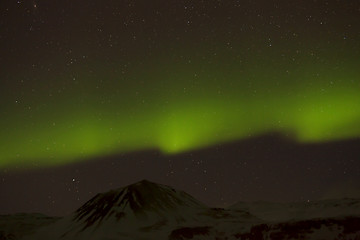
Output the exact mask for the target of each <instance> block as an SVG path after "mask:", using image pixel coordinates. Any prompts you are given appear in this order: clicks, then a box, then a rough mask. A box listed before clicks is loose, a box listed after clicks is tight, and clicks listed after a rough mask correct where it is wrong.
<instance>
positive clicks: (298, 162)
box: [0, 0, 360, 215]
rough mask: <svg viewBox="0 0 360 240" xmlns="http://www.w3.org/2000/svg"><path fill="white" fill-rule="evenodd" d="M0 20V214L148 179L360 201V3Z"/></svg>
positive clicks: (52, 209)
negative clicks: (350, 198)
mask: <svg viewBox="0 0 360 240" xmlns="http://www.w3.org/2000/svg"><path fill="white" fill-rule="evenodd" d="M0 11H1V14H0V46H1V48H0V81H1V85H0V86H1V87H0V99H1V101H0V124H1V131H0V193H1V198H0V213H14V212H19V211H23V212H24V211H26V212H29V211H30V212H43V213H46V214H50V215H64V214H68V213H70V212H71V211H73V210H74V209H75V208H76V207H78V206H80V205H81V204H82V203H84V202H85V201H86V200H88V199H89V198H90V197H91V196H93V195H94V194H96V193H97V192H99V191H107V190H109V189H112V188H118V187H121V186H124V185H126V184H131V183H133V182H135V181H138V180H141V179H143V178H147V179H149V180H153V181H156V182H159V183H166V184H170V185H172V186H174V187H177V188H180V189H183V190H185V191H187V192H188V193H190V194H192V195H193V196H195V197H196V198H198V199H199V200H201V201H203V202H205V203H207V204H209V205H212V206H227V205H229V204H232V203H234V202H235V201H238V200H246V201H253V200H271V201H305V200H315V199H322V198H338V197H360V190H359V189H360V186H359V184H358V183H359V182H360V58H359V56H360V3H359V1H357V0H348V1H339V0H328V1H326V0H324V1H321V0H305V1H296V2H294V1H285V0H277V1H265V0H239V1H234V0H216V1H215V0H207V1H203V0H198V1H192V0H187V1H185V0H166V1H165V0H153V1H146V0H120V1H119V0H101V1H100V0H94V1H85V0H76V1H73V0H62V1H59V0H53V1H45V0H18V1H17V0H5V1H1V3H0Z"/></svg>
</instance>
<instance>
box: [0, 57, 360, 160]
mask: <svg viewBox="0 0 360 240" xmlns="http://www.w3.org/2000/svg"><path fill="white" fill-rule="evenodd" d="M349 61H350V60H349ZM349 61H347V62H344V63H343V65H342V66H340V67H339V68H336V70H334V69H335V68H333V67H331V66H332V65H331V64H328V65H321V64H317V65H315V66H312V65H311V64H310V65H311V66H310V65H309V64H307V65H301V67H298V66H293V65H291V64H284V63H279V64H275V65H274V64H273V63H270V62H265V63H264V64H263V65H260V66H256V65H253V66H252V67H251V68H246V69H243V68H242V67H241V66H240V65H239V63H237V62H236V61H234V62H233V63H232V66H230V67H229V66H225V65H224V64H223V65H222V64H221V63H220V62H218V63H214V64H212V65H209V66H207V65H203V64H202V63H201V62H198V63H196V62H195V63H194V65H195V66H192V67H191V66H187V65H186V64H178V63H177V64H176V63H169V68H168V71H167V72H162V71H161V70H160V69H161V67H154V66H149V67H148V68H147V69H146V68H144V69H143V70H142V71H140V70H139V71H138V72H136V73H133V74H132V75H128V76H127V77H128V78H131V79H133V80H132V83H131V84H130V85H129V84H128V85H127V86H126V87H124V86H122V81H123V78H124V77H123V76H118V75H116V74H115V75H110V74H107V73H106V72H107V71H106V69H104V70H103V71H102V72H103V73H101V74H98V75H103V85H102V86H101V88H95V85H96V84H95V83H94V82H96V81H97V80H96V81H95V79H94V78H95V77H90V76H87V75H86V74H83V75H81V74H80V76H79V77H78V78H79V79H80V80H79V81H80V83H79V86H77V87H76V86H75V87H74V89H73V90H69V91H68V92H66V94H65V95H59V96H54V97H53V98H51V99H50V98H48V97H47V95H46V94H47V93H42V92H40V93H37V94H38V95H36V96H35V95H31V94H28V95H25V99H21V101H20V102H19V103H16V104H15V103H14V102H15V101H14V99H11V98H9V102H10V103H8V104H7V105H6V108H8V109H11V110H9V112H10V113H9V115H7V116H4V118H3V119H2V120H1V123H2V125H3V128H2V131H1V133H0V142H1V146H0V152H1V155H0V167H9V166H17V167H25V166H39V165H40V166H43V165H57V164H64V163H67V162H72V161H79V160H83V159H86V158H90V157H95V156H102V155H104V154H112V153H119V152H128V151H135V150H141V149H146V148H158V149H160V150H161V151H163V152H164V153H167V154H174V153H179V152H183V151H188V150H192V149H198V148H201V147H206V146H210V145H212V144H216V143H220V142H225V141H231V140H236V139H244V138H247V137H249V136H254V135H260V134H265V133H267V132H274V131H276V132H281V133H283V134H286V135H289V136H292V137H295V139H297V140H298V141H301V142H321V141H331V140H336V139H347V138H354V137H359V136H360V127H359V126H360V92H359V90H360V85H359V83H360V72H359V71H358V70H354V69H356V68H355V67H354V65H355V66H356V64H354V63H351V64H350V63H349ZM159 62H160V63H161V60H159ZM159 65H161V64H159ZM161 66H163V65H161ZM158 69H159V70H158ZM288 69H290V71H287V70H288ZM329 69H330V70H329ZM356 71H357V72H356ZM79 72H80V73H81V72H82V70H81V69H80V70H79ZM288 72H290V73H291V74H288ZM59 81H61V79H60V80H59ZM44 103H46V104H44ZM29 106H31V108H32V109H29Z"/></svg>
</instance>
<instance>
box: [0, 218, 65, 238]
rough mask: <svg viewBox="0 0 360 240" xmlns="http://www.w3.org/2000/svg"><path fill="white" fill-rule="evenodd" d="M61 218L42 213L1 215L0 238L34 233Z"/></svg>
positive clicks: (19, 236) (18, 236)
mask: <svg viewBox="0 0 360 240" xmlns="http://www.w3.org/2000/svg"><path fill="white" fill-rule="evenodd" d="M59 219H60V218H58V217H48V216H45V215H43V214H40V213H19V214H14V215H0V239H1V240H10V239H19V238H21V237H22V236H24V235H29V234H32V233H34V232H35V231H36V230H37V229H39V228H40V227H43V226H47V225H49V224H52V223H55V222H56V221H57V220H59Z"/></svg>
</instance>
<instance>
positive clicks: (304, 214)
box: [0, 180, 360, 240]
mask: <svg viewBox="0 0 360 240" xmlns="http://www.w3.org/2000/svg"><path fill="white" fill-rule="evenodd" d="M5 239H6V240H10V239H24V240H35V239H44V240H45V239H46V240H47V239H64V240H70V239H80V240H81V239H84V240H85V239H94V240H95V239H96V240H98V239H99V240H115V239H139V240H140V239H170V240H175V239H214V240H225V239H226V240H231V239H234V240H235V239H240V240H245V239H248V240H252V239H254V240H262V239H264V240H265V239H312V240H316V239H319V240H320V239H326V240H332V239H333V240H335V239H336V240H343V239H344V240H345V239H346V240H360V200H358V199H338V200H326V201H316V202H304V203H302V202H298V203H268V202H252V203H246V202H239V203H237V204H235V205H233V206H231V207H229V208H227V209H222V208H209V207H207V206H206V205H204V204H203V203H201V202H199V201H197V200H196V199H194V198H193V197H192V196H190V195H188V194H187V193H185V192H182V191H179V190H176V189H173V188H171V187H169V186H165V185H161V184H156V183H152V182H149V181H146V180H143V181H141V182H138V183H135V184H133V185H130V186H127V187H124V188H120V189H117V190H113V191H109V192H106V193H101V194H97V195H96V196H94V197H93V198H92V199H90V200H89V201H88V202H86V203H85V204H84V205H83V206H82V207H80V208H79V209H77V210H76V211H75V212H74V213H73V214H71V215H69V216H65V217H63V218H52V217H47V216H44V215H41V214H17V215H7V216H0V240H5Z"/></svg>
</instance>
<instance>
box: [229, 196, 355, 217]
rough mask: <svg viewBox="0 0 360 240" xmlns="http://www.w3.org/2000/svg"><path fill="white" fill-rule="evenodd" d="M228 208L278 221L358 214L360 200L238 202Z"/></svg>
mask: <svg viewBox="0 0 360 240" xmlns="http://www.w3.org/2000/svg"><path fill="white" fill-rule="evenodd" d="M230 209H236V210H242V211H248V212H251V213H252V214H254V215H255V216H257V217H259V218H260V219H263V220H265V221H273V222H279V221H290V220H304V219H314V218H331V217H343V216H351V215H360V201H359V199H352V198H344V199H330V200H321V201H306V202H292V203H275V202H264V201H258V202H238V203H236V204H234V205H232V206H231V207H230Z"/></svg>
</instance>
